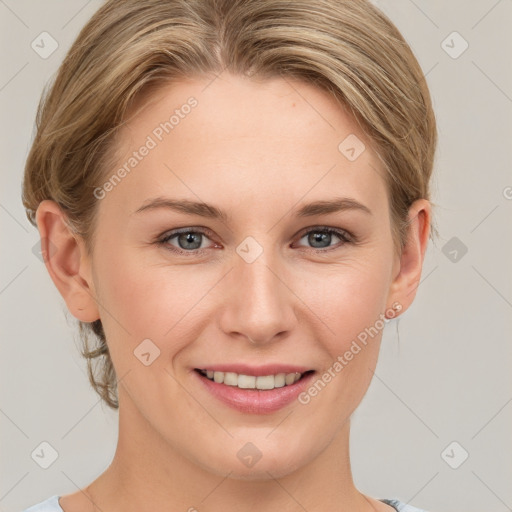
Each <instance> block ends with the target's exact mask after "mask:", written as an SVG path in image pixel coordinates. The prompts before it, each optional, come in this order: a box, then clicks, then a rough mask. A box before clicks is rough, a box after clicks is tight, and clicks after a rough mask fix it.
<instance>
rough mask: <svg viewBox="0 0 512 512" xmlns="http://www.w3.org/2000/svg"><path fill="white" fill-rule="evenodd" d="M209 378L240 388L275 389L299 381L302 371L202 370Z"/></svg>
mask: <svg viewBox="0 0 512 512" xmlns="http://www.w3.org/2000/svg"><path fill="white" fill-rule="evenodd" d="M201 372H202V374H203V375H205V376H206V377H207V378H208V379H210V380H213V381H214V382H217V383H218V384H226V385H227V386H237V387H239V388H240V389H261V390H265V389H274V388H282V387H283V386H290V385H291V384H293V383H294V382H297V381H298V380H299V379H300V378H301V377H302V373H298V372H296V373H278V374H277V375H259V376H257V377H256V376H254V375H240V374H238V373H234V372H215V371H212V370H201Z"/></svg>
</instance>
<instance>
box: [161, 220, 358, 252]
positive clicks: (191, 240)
mask: <svg viewBox="0 0 512 512" xmlns="http://www.w3.org/2000/svg"><path fill="white" fill-rule="evenodd" d="M208 234H209V231H207V230H205V229H203V228H183V229H176V230H173V231H167V232H166V233H164V235H163V236H162V237H161V238H159V239H158V240H157V241H156V243H157V244H158V245H160V246H163V247H165V248H166V249H168V250H170V251H173V252H175V253H178V254H180V255H186V256H194V255H196V256H197V255H199V254H203V253H204V252H205V251H206V250H207V249H208V247H206V246H205V245H204V244H203V242H204V239H205V238H206V239H208V237H207V235H208ZM333 236H334V237H335V238H338V239H339V240H340V241H341V242H340V243H338V244H337V246H331V243H332V239H333V238H332V237H333ZM302 239H307V242H308V243H309V244H311V247H310V249H311V250H313V251H314V252H317V253H325V252H328V251H331V250H335V249H338V248H339V247H340V246H341V245H344V244H346V243H355V242H356V240H355V237H354V236H353V235H352V234H351V233H349V232H348V231H345V230H342V229H335V228H330V227H325V226H319V227H314V228H308V231H305V232H303V234H302V235H301V238H300V240H302ZM171 242H174V243H171ZM217 247H220V246H218V245H217Z"/></svg>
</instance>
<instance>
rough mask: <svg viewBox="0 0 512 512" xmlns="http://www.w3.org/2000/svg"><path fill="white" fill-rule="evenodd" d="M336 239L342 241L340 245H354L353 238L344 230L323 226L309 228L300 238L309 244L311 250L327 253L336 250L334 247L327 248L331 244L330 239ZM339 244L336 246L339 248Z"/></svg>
mask: <svg viewBox="0 0 512 512" xmlns="http://www.w3.org/2000/svg"><path fill="white" fill-rule="evenodd" d="M333 236H334V237H335V238H338V239H340V240H341V241H342V243H341V245H344V244H346V243H354V237H353V236H352V235H351V234H350V233H348V232H347V231H345V230H341V229H335V228H329V227H325V226H320V227H315V228H309V229H308V231H306V232H305V233H304V234H303V235H302V237H301V240H302V239H306V241H307V242H308V243H309V244H311V248H312V249H313V250H314V251H315V252H327V251H331V250H335V249H338V248H339V247H336V246H331V247H330V246H329V245H330V243H331V242H332V237H333ZM339 245H340V244H338V246H339Z"/></svg>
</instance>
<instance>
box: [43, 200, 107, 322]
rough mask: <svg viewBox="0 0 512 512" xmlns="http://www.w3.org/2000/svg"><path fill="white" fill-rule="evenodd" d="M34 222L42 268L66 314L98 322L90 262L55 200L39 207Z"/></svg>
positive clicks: (80, 240)
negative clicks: (47, 274)
mask: <svg viewBox="0 0 512 512" xmlns="http://www.w3.org/2000/svg"><path fill="white" fill-rule="evenodd" d="M36 221H37V227H38V229H39V234H40V237H41V253H42V255H43V259H44V262H45V265H46V269H47V270H48V273H49V274H50V277H51V278H52V281H53V282H54V284H55V286H56V287H57V289H58V290H59V292H60V294H61V295H62V297H63V299H64V301H65V302H66V305H67V307H68V309H69V312H70V313H71V314H72V315H73V316H74V317H75V318H77V319H78V320H81V321H82V322H94V321H95V320H98V319H99V317H100V315H99V311H98V307H97V304H96V300H95V296H96V294H95V292H94V287H93V283H92V278H91V277H90V276H91V272H90V261H89V258H87V254H86V251H85V245H84V243H83V240H82V239H81V237H79V236H78V235H76V234H75V233H74V232H73V231H72V230H71V229H70V228H69V226H68V224H67V223H66V216H65V214H64V213H63V212H62V210H61V209H60V207H59V206H58V204H57V203H56V202H55V201H50V200H48V199H46V200H44V201H42V202H41V203H40V204H39V207H38V208H37V212H36Z"/></svg>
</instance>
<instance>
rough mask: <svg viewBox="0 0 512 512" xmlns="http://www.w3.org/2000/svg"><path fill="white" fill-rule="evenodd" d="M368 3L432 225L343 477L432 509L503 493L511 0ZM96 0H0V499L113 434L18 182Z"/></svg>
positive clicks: (69, 465)
mask: <svg viewBox="0 0 512 512" xmlns="http://www.w3.org/2000/svg"><path fill="white" fill-rule="evenodd" d="M375 3H376V4H377V5H378V6H379V7H380V8H381V9H383V11H384V12H386V13H387V14H388V15H389V16H390V18H391V19H392V20H393V21H394V22H395V23H396V25H397V26H398V28H399V29H400V30H401V32H402V33H403V34H404V36H405V38H406V39H407V40H408V42H409V43H410V44H411V46H412V48H413V50H414V51H415V53H416V55H417V57H418V60H419V61H420V64H421V65H422V67H423V70H424V72H425V73H426V75H427V81H428V84H429V86H430V88H431V92H432V96H433V101H434V108H435V110H436V114H437V118H438V123H439V132H440V141H439V149H438V153H437V160H436V169H435V176H434V181H433V198H432V199H433V202H434V203H435V205H436V206H435V208H434V215H435V216H436V221H437V225H438V227H439V231H440V235H441V237H440V239H439V240H438V241H437V242H436V243H435V244H432V243H431V244H430V246H429V249H428V251H427V256H426V261H425V265H424V271H423V277H422V282H421V284H420V287H419V289H418V294H417V297H416V300H415V302H414V304H413V305H412V307H411V308H410V309H409V310H408V311H407V312H406V313H405V314H404V315H403V317H401V318H400V319H399V320H396V321H393V322H391V323H390V324H389V325H388V327H387V328H386V330H385V333H384V337H383V341H382V348H381V356H380V360H379V363H378V366H377V369H376V372H375V376H374V379H373V381H372V384H371V386H370V389H369V391H368V393H367V395H366V396H365V398H364V400H363V402H362V404H361V406H360V407H359V409H358V410H357V411H356V412H355V414H354V416H353V420H352V424H353V426H352V442H351V452H352V453H351V455H352V466H353V472H354V480H355V483H356V485H357V486H358V488H359V489H360V490H361V491H363V492H365V493H368V494H370V495H371V496H374V497H378V498H384V497H388V498H391V497H396V498H399V499H401V500H403V501H406V502H411V503H412V504H413V505H415V506H417V507H422V508H425V509H427V510H429V511H432V512H433V511H439V512H443V511H457V510H464V511H466V512H477V511H478V512H480V511H482V510H485V511H486V512H493V511H496V512H501V511H506V510H512V486H511V485H510V484H511V481H512V480H511V479H512V449H511V448H512V436H511V435H510V433H511V425H512V403H511V402H512V385H511V384H512V372H511V371H510V368H511V362H512V343H510V340H511V333H512V315H511V313H512V309H511V308H512V279H511V271H510V267H511V262H512V242H511V238H512V237H511V236H510V235H511V227H510V226H511V224H512V223H511V222H510V221H511V211H512V173H511V161H512V158H511V147H512V144H511V141H512V139H511V135H512V134H511V132H512V130H511V124H512V123H511V114H512V70H511V64H510V63H511V53H512V52H511V42H512V36H511V34H510V30H507V28H508V27H510V26H511V22H512V0H500V1H496V0H479V1H471V2H470V1H462V0H451V1H450V2H442V1H441V0H436V1H421V0H414V1H413V0H395V1H391V0H379V1H377V2H375ZM99 5H100V2H99V1H89V2H82V1H69V0H68V1H63V0H61V1H57V0H50V1H45V2H36V1H27V0H21V1H14V0H0V16H1V30H0V37H1V42H2V46H1V70H2V71H1V79H0V105H1V119H2V122H1V130H2V132H1V136H0V141H1V145H2V146H1V155H2V160H1V164H2V172H1V180H2V184H1V188H0V226H1V244H2V245H1V265H0V314H1V322H0V325H1V329H2V330H1V350H2V356H1V358H0V364H1V369H0V375H1V388H0V393H1V395H0V429H1V433H2V451H1V454H2V456H1V458H0V465H1V467H0V472H1V473H0V475H1V477H0V512H4V511H21V510H22V509H23V508H25V507H27V506H29V505H31V504H34V503H36V502H39V501H42V500H44V499H46V498H48V497H49V496H50V495H53V494H58V495H62V494H67V493H70V492H74V491H75V490H77V489H78V488H79V487H83V486H85V485H87V484H88V483H90V482H91V481H92V480H94V479H95V478H96V477H97V476H98V475H99V474H100V473H101V472H102V471H103V470H104V469H105V468H106V467H107V466H108V464H109V463H110V460H111V458H112V456H113V454H114V451H115V446H116V440H117V413H114V412H111V411H110V410H108V409H107V407H104V406H103V405H101V404H100V401H99V399H98V398H97V396H96V395H95V394H94V392H93V391H92V389H91V388H90V387H89V382H88V379H87V376H86V370H85V368H86V367H85V363H84V362H82V360H81V358H80V355H79V353H78V347H77V343H78V337H77V334H76V331H75V330H74V328H73V325H74V323H73V321H72V320H71V319H70V315H69V314H67V315H66V314H65V311H66V309H65V305H64V302H63V301H62V299H61V297H60V295H59V294H58V292H57V290H56V288H55V287H54V285H53V283H52V281H51V279H50V277H49V275H48V274H47V271H46V268H45V266H44V264H43V263H42V262H41V261H40V260H39V259H38V258H37V257H36V256H35V255H34V254H33V252H32V249H33V247H34V245H36V244H37V242H38V240H39V237H38V232H37V230H36V229H35V228H33V227H32V226H31V225H30V224H29V223H28V221H27V220H26V217H25V214H24V210H23V207H22V204H21V199H20V190H21V177H22V170H23V166H24V160H25V158H26V156H27V152H28V148H29V145H30V141H31V139H32V135H33V123H34V116H35V111H36V106H37V103H38V100H39V97H40V94H41V91H42V89H43V86H44V84H45V83H46V82H47V81H48V79H49V78H50V77H51V76H52V74H53V73H54V72H55V71H56V70H57V68H58V65H59V63H60V62H61V60H62V58H63V56H64V54H65V52H66V51H67V49H68V48H69V46H70V45H71V42H72V41H73V39H74V38H75V37H76V35H77V34H78V31H79V30H80V28H81V27H82V26H83V25H84V24H85V22H86V21H87V20H88V18H89V17H90V16H91V15H92V14H93V12H94V11H95V10H96V9H97V8H98V7H99ZM43 31H47V32H49V33H50V34H51V35H52V36H53V37H54V38H55V39H56V40H57V41H58V44H59V47H58V49H57V50H56V51H55V52H54V53H53V54H52V55H51V56H49V57H48V58H47V59H43V58H41V57H40V56H39V55H38V54H37V53H36V52H35V51H34V50H33V49H32V48H31V42H32V41H33V40H36V38H37V37H38V36H39V34H40V33H41V32H43ZM454 31H457V32H458V33H459V34H460V35H461V36H462V38H464V40H466V41H467V42H468V44H469V47H468V49H467V50H466V51H465V52H464V53H462V55H460V56H458V58H453V57H454V56H455V54H456V53H458V52H459V51H460V50H461V49H462V48H463V46H462V44H463V41H462V39H460V38H458V36H455V38H454V37H453V36H450V37H449V38H448V39H446V38H447V37H448V36H449V35H450V34H452V33H453V32H454ZM445 40H446V43H444V44H443V41H445ZM447 45H448V46H450V47H452V48H449V47H448V46H447ZM445 50H447V51H449V52H451V54H452V55H449V54H448V53H447V51H445ZM454 237H455V239H453V238H454ZM452 239H453V240H452ZM447 244H448V245H447ZM464 248H467V253H465V254H463V252H464ZM454 250H455V251H456V253H455V252H453V251H454ZM455 256H456V260H455V261H454V258H455ZM397 333H398V335H399V339H398V335H397ZM43 441H46V442H48V443H50V444H51V446H53V448H54V449H55V450H56V451H57V452H58V458H57V460H56V461H55V462H54V463H53V464H52V465H51V466H50V467H49V468H48V469H43V468H41V467H40V466H39V465H38V464H37V463H36V462H35V461H34V460H33V459H32V457H31V454H32V453H33V452H34V450H36V449H37V448H38V447H39V446H40V444H41V443H42V442H43ZM454 441H455V442H456V443H458V444H457V445H451V443H453V442H454ZM449 445H451V446H449ZM447 447H448V449H447ZM465 452H467V453H468V454H469V456H468V458H467V459H466V460H465V461H464V462H462V460H463V456H464V454H465ZM461 462H462V463H461ZM449 464H451V466H458V467H456V468H454V467H451V466H450V465H449ZM208 492H210V490H209V489H205V495H206V494H207V493H208Z"/></svg>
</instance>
